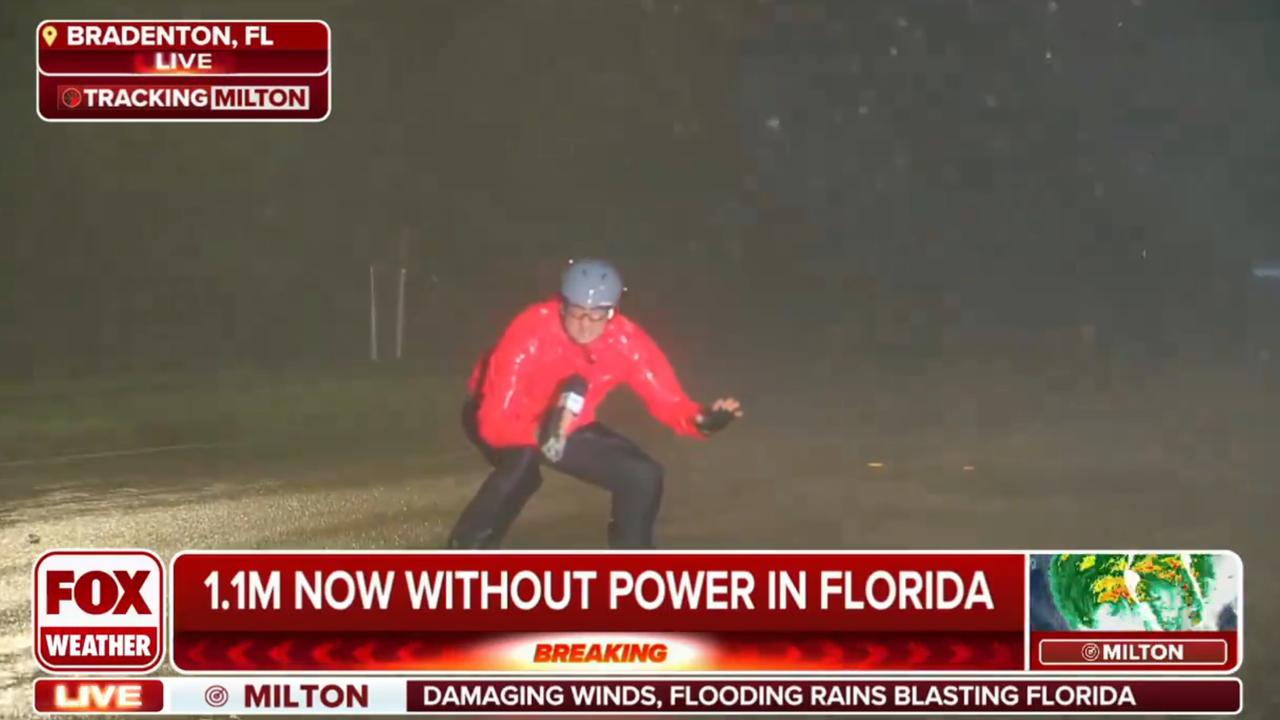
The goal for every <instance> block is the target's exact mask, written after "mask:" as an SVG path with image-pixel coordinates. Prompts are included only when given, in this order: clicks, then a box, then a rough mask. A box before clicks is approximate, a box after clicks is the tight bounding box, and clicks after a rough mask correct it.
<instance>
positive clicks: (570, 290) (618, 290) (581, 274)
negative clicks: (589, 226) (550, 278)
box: [560, 258, 626, 308]
mask: <svg viewBox="0 0 1280 720" xmlns="http://www.w3.org/2000/svg"><path fill="white" fill-rule="evenodd" d="M625 289H626V288H624V287H623V286H622V275H620V274H619V273H618V269H617V268H615V267H614V266H613V265H611V264H609V263H608V262H606V261H604V260H595V259H592V258H582V259H579V260H570V261H569V267H567V268H565V269H564V275H563V276H561V278H560V294H561V295H563V296H564V299H565V300H566V301H567V302H570V303H573V304H574V305H581V306H582V307H585V308H598V307H613V306H615V305H617V304H618V301H619V300H620V299H622V291H623V290H625Z"/></svg>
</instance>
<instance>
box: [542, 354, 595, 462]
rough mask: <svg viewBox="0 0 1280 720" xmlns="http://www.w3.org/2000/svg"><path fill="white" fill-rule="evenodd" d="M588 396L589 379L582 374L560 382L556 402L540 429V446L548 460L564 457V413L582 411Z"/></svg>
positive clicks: (558, 460)
mask: <svg viewBox="0 0 1280 720" xmlns="http://www.w3.org/2000/svg"><path fill="white" fill-rule="evenodd" d="M586 397H587V381H586V379H584V378H583V377H582V376H581V375H571V376H569V377H568V378H566V379H565V381H564V382H563V383H561V384H560V390H559V392H558V393H557V394H556V404H555V406H553V407H552V408H551V409H550V410H548V411H547V414H546V416H545V417H543V419H542V427H541V428H540V429H539V431H538V447H539V449H541V450H542V455H543V457H545V458H546V459H547V460H548V461H550V462H553V463H555V462H560V458H562V457H564V443H565V438H564V437H563V436H561V435H560V425H561V424H562V422H563V420H564V414H565V413H566V412H573V413H580V412H582V403H583V401H584V400H585V399H586Z"/></svg>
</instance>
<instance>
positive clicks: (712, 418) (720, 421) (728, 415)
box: [696, 407, 737, 435]
mask: <svg viewBox="0 0 1280 720" xmlns="http://www.w3.org/2000/svg"><path fill="white" fill-rule="evenodd" d="M699 414H700V415H701V419H700V420H698V422H697V423H696V424H697V426H698V430H699V431H700V432H701V433H702V434H703V435H710V434H712V433H717V432H720V431H721V430H723V429H725V428H726V427H729V423H731V422H733V421H734V420H735V419H737V416H736V415H734V414H733V411H732V410H724V409H721V410H712V409H711V408H708V407H704V408H702V412H701V413H699Z"/></svg>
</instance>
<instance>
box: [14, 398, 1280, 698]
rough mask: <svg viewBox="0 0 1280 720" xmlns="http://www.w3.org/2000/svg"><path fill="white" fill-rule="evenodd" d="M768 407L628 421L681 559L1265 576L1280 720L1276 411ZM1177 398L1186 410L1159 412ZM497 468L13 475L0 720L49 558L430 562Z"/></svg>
mask: <svg viewBox="0 0 1280 720" xmlns="http://www.w3.org/2000/svg"><path fill="white" fill-rule="evenodd" d="M758 387H760V388H761V390H760V391H758V392H757V393H755V394H754V395H752V394H748V393H743V395H745V396H746V399H747V401H748V403H749V404H748V412H749V416H748V418H747V419H746V420H745V421H744V422H742V423H741V424H740V425H739V426H736V427H733V428H731V429H730V430H729V431H728V432H726V434H725V435H724V436H722V437H720V438H717V439H716V440H715V441H713V442H710V443H700V442H690V441H680V440H676V439H674V438H671V437H669V436H668V435H667V434H666V433H665V432H664V431H663V430H662V429H661V428H657V427H655V426H654V425H653V424H652V423H650V422H647V421H645V420H644V419H643V417H642V416H641V415H640V414H639V413H638V412H637V411H636V409H635V407H634V405H632V404H629V403H625V402H624V403H622V404H621V407H619V408H617V409H616V411H615V412H613V413H612V418H611V419H612V420H614V421H615V424H616V425H617V426H618V427H620V428H622V429H625V430H626V431H628V432H632V433H633V434H634V435H635V436H636V437H637V439H638V440H640V441H641V442H642V443H643V444H645V445H646V447H648V448H649V449H650V450H651V451H652V453H653V454H654V455H655V456H656V457H658V458H659V459H660V460H661V461H662V462H663V463H664V464H665V465H666V468H667V474H668V478H667V491H666V498H665V503H664V507H663V512H662V515H661V520H660V538H661V542H662V543H663V544H664V545H665V546H668V547H672V548H1024V547H1026V548H1058V547H1136V548H1142V547H1190V548H1217V547H1226V548H1231V549H1234V550H1236V551H1238V552H1239V553H1240V554H1241V556H1242V557H1243V558H1244V561H1245V564H1246V566H1247V571H1246V575H1247V580H1246V583H1247V585H1248V590H1247V595H1248V603H1247V607H1246V609H1245V613H1244V614H1245V627H1246V643H1245V661H1244V667H1243V670H1242V675H1243V677H1244V679H1245V688H1246V701H1245V707H1246V709H1245V713H1244V715H1243V717H1249V718H1271V717H1277V716H1280V689H1278V688H1277V685H1276V684H1275V682H1274V681H1273V678H1274V677H1275V676H1276V675H1277V673H1280V650H1278V649H1277V648H1276V646H1275V644H1274V643H1270V642H1268V641H1267V638H1270V637H1274V636H1275V635H1276V634H1277V633H1280V612H1278V611H1277V609H1276V605H1275V604H1274V603H1273V602H1271V598H1272V597H1274V596H1275V595H1276V594H1277V593H1278V592H1280V580H1278V579H1277V578H1280V574H1277V571H1276V567H1277V566H1276V562H1275V559H1274V555H1273V553H1274V551H1275V547H1276V542H1275V538H1276V532H1275V529H1274V524H1275V518H1276V517H1277V511H1280V502H1278V499H1280V498H1278V494H1280V489H1278V487H1277V483H1276V482H1275V471H1274V469H1275V468H1277V467H1280V448H1277V447H1276V445H1277V443H1275V436H1276V432H1275V431H1276V429H1277V428H1278V427H1280V424H1277V422H1276V419H1277V416H1278V415H1280V412H1277V411H1275V410H1274V409H1273V408H1272V406H1273V405H1274V403H1270V401H1269V400H1268V399H1267V397H1266V396H1261V395H1257V394H1254V393H1251V392H1250V391H1249V390H1248V388H1244V389H1243V390H1242V389H1240V388H1238V387H1235V386H1232V389H1230V390H1226V389H1224V388H1197V389H1195V390H1194V391H1193V390H1192V389H1190V388H1188V387H1187V386H1185V385H1179V384H1178V383H1177V380H1176V378H1170V379H1168V380H1167V383H1166V385H1164V386H1157V387H1154V388H1150V389H1148V390H1144V391H1143V392H1141V393H1135V394H1131V395H1128V396H1122V394H1121V393H1118V392H1117V391H1114V390H1112V391H1109V392H1108V393H1107V394H1106V395H1105V396H1103V395H1098V394H1089V393H1081V392H1076V391H1072V392H1069V393H1050V394H1040V395H1036V394H1030V393H1028V392H1027V388H1026V387H1025V386H1024V385H1019V384H1016V383H1009V382H997V381H991V382H989V383H987V384H984V385H981V387H978V388H976V389H975V388H973V387H967V388H965V389H956V388H957V387H963V384H962V385H961V386H957V384H956V383H955V382H953V381H947V382H945V383H941V382H938V381H936V379H931V378H929V377H928V376H915V377H904V378H897V379H892V380H889V379H886V378H883V377H881V378H878V379H868V380H866V381H864V382H863V383H861V384H859V385H857V386H850V387H847V388H845V389H844V391H843V392H842V393H840V394H838V395H837V394H832V395H831V396H829V397H826V398H825V399H823V400H821V401H819V400H816V399H815V398H816V396H814V395H808V396H801V395H798V394H796V393H789V392H783V391H781V389H777V388H775V389H773V390H770V389H769V387H768V385H767V383H766V382H765V381H764V379H761V384H760V385H759V386H758ZM1175 387H1177V388H1179V391H1178V393H1176V400H1175V399H1173V397H1174V395H1173V394H1172V393H1171V392H1165V391H1163V390H1170V389H1171V388H1175ZM1162 388H1163V390H1162ZM981 397H987V398H995V399H994V400H975V398H981ZM805 398H807V399H805ZM1104 401H1105V402H1104ZM483 471H484V468H483V466H482V464H481V462H480V461H479V460H478V459H477V458H475V457H473V456H472V454H471V453H470V452H469V450H468V448H467V447H466V445H465V444H464V442H463V441H462V439H461V437H459V439H458V442H457V443H456V444H455V445H452V446H447V447H430V448H427V447H423V448H392V449H386V450H384V451H380V452H377V453H368V452H363V453H358V454H344V453H342V452H335V451H333V450H329V451H324V452H319V451H315V450H314V449H313V450H312V451H303V450H299V451H297V452H288V453H281V452H274V453H271V454H270V455H269V457H268V456H264V455H262V454H260V453H258V452H256V451H250V450H244V449H242V448H234V447H233V448H205V449H192V450H186V451H176V452H172V453H156V454H151V455H145V456H128V457H117V458H100V459H92V460H81V461H76V462H67V463H57V464H38V465H24V466H3V467H0V716H4V717H23V716H26V715H28V714H29V713H30V687H31V686H30V681H31V678H32V676H33V674H34V663H33V660H32V658H31V630H30V627H31V626H30V615H29V607H28V606H29V603H30V568H31V562H32V560H33V559H34V558H35V557H36V556H37V555H38V554H39V553H40V552H41V551H43V550H45V549H48V548H55V547H122V546H123V547H146V548H152V549H154V550H156V551H158V552H159V553H160V554H161V556H162V557H165V558H167V557H168V556H169V555H171V554H172V553H174V552H176V551H178V550H181V549H184V548H370V549H377V548H425V547H435V546H437V545H438V544H439V543H440V541H441V539H442V537H443V535H444V533H445V532H446V531H447V529H448V525H449V524H450V523H451V521H452V520H453V518H454V517H455V515H456V513H457V512H458V510H459V509H460V508H461V506H462V505H463V504H464V503H465V502H466V500H467V499H468V497H469V495H470V493H472V492H473V491H474V489H475V487H476V485H477V483H478V482H479V481H480V479H481V478H482V477H483ZM606 509H607V499H606V497H605V496H604V495H603V494H602V493H600V492H599V491H597V490H595V489H593V488H590V487H588V486H585V485H582V484H579V483H577V482H575V481H573V480H570V479H567V478H563V477H560V476H556V475H549V476H548V482H547V483H546V485H545V486H544V489H543V490H542V491H541V492H540V494H539V495H537V496H536V497H535V498H534V499H533V501H532V502H531V504H530V506H529V507H528V509H527V510H526V512H525V514H524V515H523V516H522V517H521V518H520V519H519V520H518V522H517V523H516V526H515V528H514V529H513V531H512V534H511V536H510V538H509V542H508V545H509V546H511V547H528V548H543V547H599V546H601V545H602V544H603V537H604V521H605V513H606Z"/></svg>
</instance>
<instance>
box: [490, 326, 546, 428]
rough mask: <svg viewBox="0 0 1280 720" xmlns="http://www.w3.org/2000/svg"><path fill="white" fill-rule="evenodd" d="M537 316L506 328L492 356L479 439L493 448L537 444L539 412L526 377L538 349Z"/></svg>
mask: <svg viewBox="0 0 1280 720" xmlns="http://www.w3.org/2000/svg"><path fill="white" fill-rule="evenodd" d="M539 339H540V337H539V333H538V324H537V316H536V315H534V314H532V313H529V312H525V313H523V314H521V315H520V316H518V317H517V318H516V319H515V320H513V321H512V322H511V325H510V326H508V327H507V330H506V332H504V333H503V335H502V339H501V340H499V341H498V344H497V346H496V347H495V348H494V349H493V353H492V354H491V355H490V356H489V367H488V371H487V372H486V373H485V378H484V385H483V387H482V388H481V397H482V399H481V402H480V408H479V411H478V413H477V421H478V425H479V430H480V437H481V438H483V439H484V441H485V442H486V443H489V444H490V445H492V446H493V447H510V446H513V445H537V432H538V431H537V425H538V418H537V415H538V412H537V409H536V408H532V407H530V404H531V403H530V400H529V397H528V392H527V387H528V384H527V383H528V380H527V377H528V375H529V373H530V372H531V367H532V365H533V363H532V362H531V359H532V358H533V357H534V356H536V355H537V353H538V350H539V347H538V346H539Z"/></svg>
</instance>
